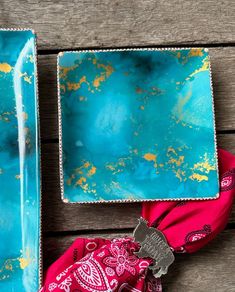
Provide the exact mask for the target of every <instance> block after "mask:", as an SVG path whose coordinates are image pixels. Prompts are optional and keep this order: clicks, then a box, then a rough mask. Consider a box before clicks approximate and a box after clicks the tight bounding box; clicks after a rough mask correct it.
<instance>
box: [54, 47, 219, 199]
mask: <svg viewBox="0 0 235 292" xmlns="http://www.w3.org/2000/svg"><path fill="white" fill-rule="evenodd" d="M58 74H59V76H58V77H59V99H60V108H61V130H62V140H61V141H60V142H61V143H62V146H63V150H62V153H63V155H62V153H61V186H62V192H63V200H64V201H65V202H102V201H119V200H122V201H127V200H158V199H179V198H182V199H186V198H188V199H193V198H195V199H199V198H215V197H217V196H218V173H217V155H216V145H215V133H214V115H213V98H212V91H211V84H210V82H211V80H210V66H209V56H208V52H207V50H204V49H182V50H120V51H115V50H114V51H85V52H66V53H60V54H59V57H58Z"/></svg>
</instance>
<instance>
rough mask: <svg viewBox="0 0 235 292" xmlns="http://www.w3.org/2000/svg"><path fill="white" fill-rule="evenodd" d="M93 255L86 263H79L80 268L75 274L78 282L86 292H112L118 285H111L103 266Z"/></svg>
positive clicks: (114, 283)
mask: <svg viewBox="0 0 235 292" xmlns="http://www.w3.org/2000/svg"><path fill="white" fill-rule="evenodd" d="M93 255H94V253H91V254H90V255H89V257H88V258H87V259H86V261H82V262H81V263H79V262H77V265H78V268H77V269H76V270H75V271H74V272H73V275H74V277H75V279H76V280H77V282H78V283H79V284H80V285H81V286H82V287H83V288H84V289H86V290H88V291H92V292H112V291H114V290H113V289H114V287H111V286H116V285H117V283H116V282H113V283H110V284H109V281H108V279H107V276H106V275H105V272H104V270H103V268H102V267H101V265H100V264H99V263H98V261H96V260H95V258H94V256H93Z"/></svg>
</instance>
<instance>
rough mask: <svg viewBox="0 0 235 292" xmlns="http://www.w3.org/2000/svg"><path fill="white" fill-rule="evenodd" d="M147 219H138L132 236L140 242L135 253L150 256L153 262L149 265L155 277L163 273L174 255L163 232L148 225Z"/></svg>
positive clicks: (140, 255) (142, 256) (173, 258)
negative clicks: (138, 248)
mask: <svg viewBox="0 0 235 292" xmlns="http://www.w3.org/2000/svg"><path fill="white" fill-rule="evenodd" d="M147 223H148V222H147V221H146V220H144V219H143V218H140V219H139V224H138V225H137V226H136V228H135V230H134V233H133V236H134V239H135V241H136V242H138V243H139V244H140V246H141V247H140V250H139V251H138V252H136V253H135V254H136V255H137V256H138V257H140V258H146V257H149V258H152V259H153V264H152V265H151V266H150V267H149V269H151V270H152V271H153V275H154V277H156V278H160V277H161V275H165V274H166V273H167V271H168V267H169V266H170V265H171V264H172V263H173V262H174V260H175V257H174V254H173V252H172V251H171V249H170V247H169V245H168V243H167V241H166V238H165V236H164V234H163V233H162V232H161V231H159V230H157V229H156V228H153V227H148V225H147Z"/></svg>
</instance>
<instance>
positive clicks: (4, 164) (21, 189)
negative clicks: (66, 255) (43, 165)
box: [0, 29, 41, 292]
mask: <svg viewBox="0 0 235 292" xmlns="http://www.w3.org/2000/svg"><path fill="white" fill-rule="evenodd" d="M35 39H36V37H35V33H34V32H33V31H31V30H28V29H22V30H15V29H12V30H10V29H0V132H1V135H0V238H1V241H0V291H1V292H9V291H15V292H21V291H22V292H25V291H27V292H36V291H37V290H38V288H39V282H40V273H41V262H40V167H39V162H40V161H39V139H38V111H37V95H38V94H37V66H36V64H37V62H36V58H37V55H36V41H35Z"/></svg>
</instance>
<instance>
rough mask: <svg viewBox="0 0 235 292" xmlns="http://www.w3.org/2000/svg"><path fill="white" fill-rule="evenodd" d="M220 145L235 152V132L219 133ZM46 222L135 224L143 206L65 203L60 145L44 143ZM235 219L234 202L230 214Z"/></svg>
mask: <svg viewBox="0 0 235 292" xmlns="http://www.w3.org/2000/svg"><path fill="white" fill-rule="evenodd" d="M218 145H219V146H221V147H223V148H224V149H227V150H229V151H231V152H233V153H235V134H227V135H225V134H221V135H218ZM42 154H43V155H42V179H43V210H44V211H43V223H44V224H43V225H44V229H45V231H57V232H58V231H66V230H100V229H121V228H133V227H134V226H135V225H136V222H137V218H138V217H139V216H140V211H141V206H140V204H138V203H131V204H101V205H100V204H99V205H97V204H95V205H78V204H65V203H63V202H62V201H61V198H60V188H59V166H58V145H57V144H55V143H53V144H45V145H42ZM230 222H235V205H234V208H233V212H232V215H231V218H230Z"/></svg>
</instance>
